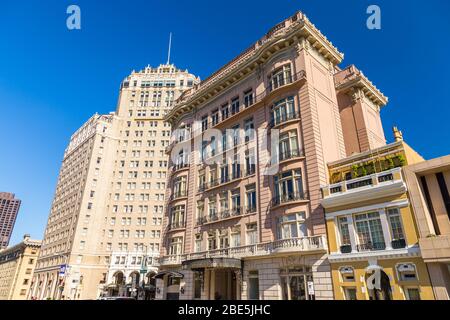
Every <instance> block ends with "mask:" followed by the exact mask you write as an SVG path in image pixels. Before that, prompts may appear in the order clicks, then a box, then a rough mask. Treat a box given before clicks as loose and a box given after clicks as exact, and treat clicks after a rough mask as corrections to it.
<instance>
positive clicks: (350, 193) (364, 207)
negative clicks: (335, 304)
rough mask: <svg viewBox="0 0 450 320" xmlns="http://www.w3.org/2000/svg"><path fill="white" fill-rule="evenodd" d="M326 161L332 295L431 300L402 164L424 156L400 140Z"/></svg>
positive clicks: (324, 201) (354, 298)
mask: <svg viewBox="0 0 450 320" xmlns="http://www.w3.org/2000/svg"><path fill="white" fill-rule="evenodd" d="M394 133H395V135H396V140H397V141H396V142H394V143H392V144H389V145H386V146H383V147H379V148H377V149H374V150H370V151H367V152H363V153H358V154H354V155H352V156H350V157H347V158H345V159H342V160H339V161H335V162H332V163H329V164H328V169H329V176H330V180H331V181H330V183H331V184H330V185H327V186H325V187H323V188H322V192H323V200H322V205H323V207H324V208H325V216H326V224H327V233H328V245H329V252H330V254H329V261H330V264H331V269H332V280H333V289H334V295H335V299H337V300H356V299H357V300H369V299H373V300H384V299H388V300H418V299H421V300H430V299H434V294H433V290H432V288H431V285H430V279H429V276H428V271H427V267H426V265H425V263H424V261H423V259H422V257H421V253H420V248H419V244H418V230H417V225H416V222H415V219H414V215H413V213H412V209H411V204H410V200H409V198H408V191H407V185H406V183H405V180H404V174H403V172H402V167H403V166H405V165H408V164H413V163H417V162H422V161H423V158H422V157H421V156H420V155H418V154H417V153H416V152H415V151H414V150H413V149H412V148H411V147H409V146H408V145H407V144H406V143H405V142H403V141H402V138H401V133H400V132H398V131H397V130H396V129H395V128H394Z"/></svg>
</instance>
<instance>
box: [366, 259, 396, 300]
mask: <svg viewBox="0 0 450 320" xmlns="http://www.w3.org/2000/svg"><path fill="white" fill-rule="evenodd" d="M366 272H367V274H366V284H367V289H368V294H369V299H370V300H392V288H391V284H390V279H389V276H388V275H387V274H386V272H384V271H383V269H382V268H381V267H379V266H370V267H368V268H367V269H366Z"/></svg>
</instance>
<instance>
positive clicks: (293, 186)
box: [273, 169, 306, 205]
mask: <svg viewBox="0 0 450 320" xmlns="http://www.w3.org/2000/svg"><path fill="white" fill-rule="evenodd" d="M274 184H275V197H274V199H273V202H274V204H275V205H278V204H280V203H285V202H290V201H296V200H304V199H305V198H306V195H305V193H304V191H303V181H302V172H301V170H300V169H298V170H290V171H285V172H282V173H280V174H278V175H276V176H275V177H274Z"/></svg>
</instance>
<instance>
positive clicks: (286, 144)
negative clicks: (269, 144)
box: [278, 130, 300, 161]
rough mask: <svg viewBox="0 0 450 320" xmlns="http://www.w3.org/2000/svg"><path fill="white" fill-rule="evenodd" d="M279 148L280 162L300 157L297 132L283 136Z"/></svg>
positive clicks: (290, 132)
mask: <svg viewBox="0 0 450 320" xmlns="http://www.w3.org/2000/svg"><path fill="white" fill-rule="evenodd" d="M278 147H279V150H278V151H279V159H280V161H283V160H286V159H291V158H293V157H298V156H299V155H300V153H299V148H298V139H297V130H291V131H289V132H285V133H283V134H281V135H280V142H279V144H278Z"/></svg>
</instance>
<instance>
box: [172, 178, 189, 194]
mask: <svg viewBox="0 0 450 320" xmlns="http://www.w3.org/2000/svg"><path fill="white" fill-rule="evenodd" d="M186 190H187V189H186V176H182V177H177V178H175V180H174V186H173V194H174V197H175V198H178V197H184V196H186Z"/></svg>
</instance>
